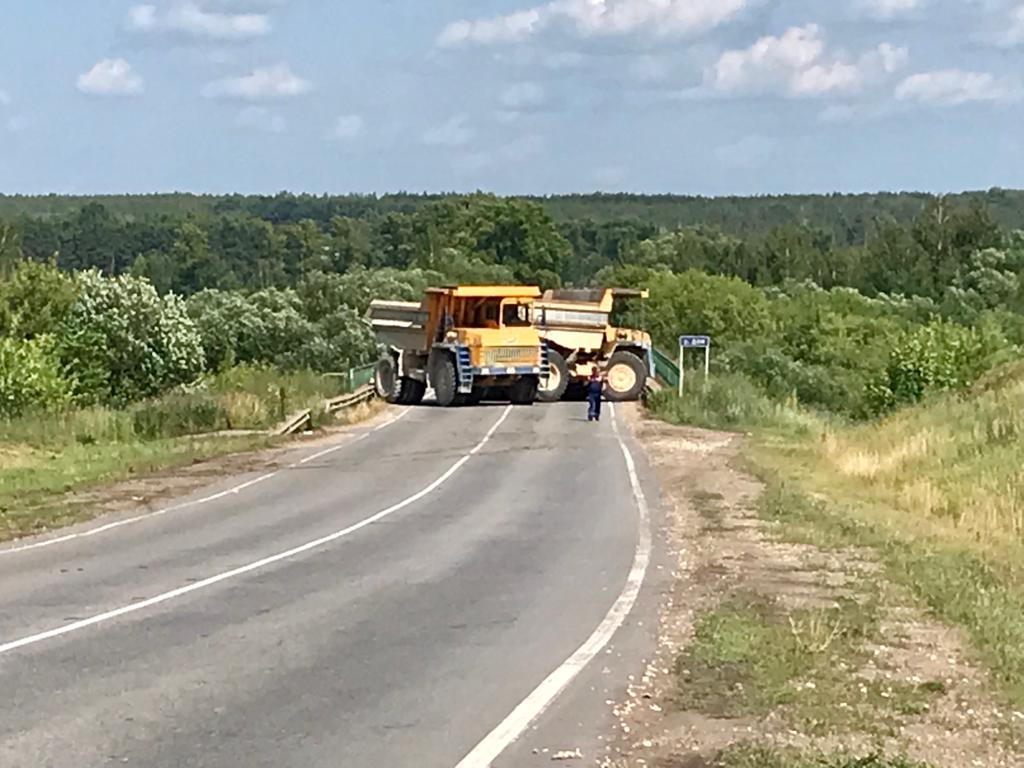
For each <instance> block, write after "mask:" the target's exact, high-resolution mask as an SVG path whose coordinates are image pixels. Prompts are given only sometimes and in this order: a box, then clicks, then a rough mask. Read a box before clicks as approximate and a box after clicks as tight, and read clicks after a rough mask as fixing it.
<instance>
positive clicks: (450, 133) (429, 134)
mask: <svg viewBox="0 0 1024 768" xmlns="http://www.w3.org/2000/svg"><path fill="white" fill-rule="evenodd" d="M475 135H476V133H475V132H474V131H473V129H472V128H471V127H470V125H469V118H468V117H467V116H466V115H455V116H454V117H451V118H449V119H448V120H446V121H445V122H443V123H442V124H441V125H436V126H434V127H433V128H430V129H428V130H427V131H426V132H425V133H424V134H423V143H424V144H426V145H427V146H431V147H464V146H466V145H467V144H469V142H471V141H472V140H473V137H474V136H475Z"/></svg>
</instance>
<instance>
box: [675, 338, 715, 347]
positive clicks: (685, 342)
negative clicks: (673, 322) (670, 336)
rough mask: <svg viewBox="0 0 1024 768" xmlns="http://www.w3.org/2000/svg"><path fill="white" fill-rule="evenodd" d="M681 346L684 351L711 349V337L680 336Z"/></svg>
mask: <svg viewBox="0 0 1024 768" xmlns="http://www.w3.org/2000/svg"><path fill="white" fill-rule="evenodd" d="M679 346H680V347H682V348H683V349H710V348H711V337H710V336H680V337H679Z"/></svg>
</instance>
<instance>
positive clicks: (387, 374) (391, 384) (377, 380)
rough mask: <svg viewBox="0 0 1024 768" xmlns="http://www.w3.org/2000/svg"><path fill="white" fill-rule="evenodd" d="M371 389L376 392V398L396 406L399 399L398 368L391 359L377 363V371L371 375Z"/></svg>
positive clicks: (386, 358)
mask: <svg viewBox="0 0 1024 768" xmlns="http://www.w3.org/2000/svg"><path fill="white" fill-rule="evenodd" d="M373 388H374V389H375V390H377V397H379V398H380V399H381V400H385V401H387V402H389V403H391V404H392V405H397V404H398V403H399V400H400V398H401V393H400V391H399V388H398V366H396V365H395V360H394V358H392V357H385V358H384V359H383V360H381V361H380V362H379V363H377V369H376V370H375V371H374V374H373Z"/></svg>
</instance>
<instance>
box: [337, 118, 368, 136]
mask: <svg viewBox="0 0 1024 768" xmlns="http://www.w3.org/2000/svg"><path fill="white" fill-rule="evenodd" d="M365 127H366V121H365V120H363V118H362V116H361V115H342V116H341V117H339V118H338V119H337V120H335V121H334V130H332V131H331V138H333V139H336V140H338V141H351V140H352V139H356V138H359V136H361V135H362V133H363V129H364V128H365Z"/></svg>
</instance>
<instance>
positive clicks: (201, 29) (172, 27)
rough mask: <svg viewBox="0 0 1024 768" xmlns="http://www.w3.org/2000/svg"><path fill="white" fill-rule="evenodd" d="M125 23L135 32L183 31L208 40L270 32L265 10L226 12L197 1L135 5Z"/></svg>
mask: <svg viewBox="0 0 1024 768" xmlns="http://www.w3.org/2000/svg"><path fill="white" fill-rule="evenodd" d="M128 26H129V28H130V29H132V30H134V31H136V32H143V33H150V34H168V33H170V34H183V35H188V36H190V37H197V38H205V39H208V40H221V41H230V40H246V39H249V38H253V37H262V36H264V35H267V34H269V33H270V17H269V16H267V15H266V14H265V13H225V12H221V11H217V10H208V9H207V8H204V7H203V5H201V4H200V3H199V2H193V1H192V0H176V1H175V2H172V3H171V4H170V5H169V6H167V7H165V8H159V7H157V6H155V5H137V6H135V7H134V8H132V9H131V10H130V11H129V12H128Z"/></svg>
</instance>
